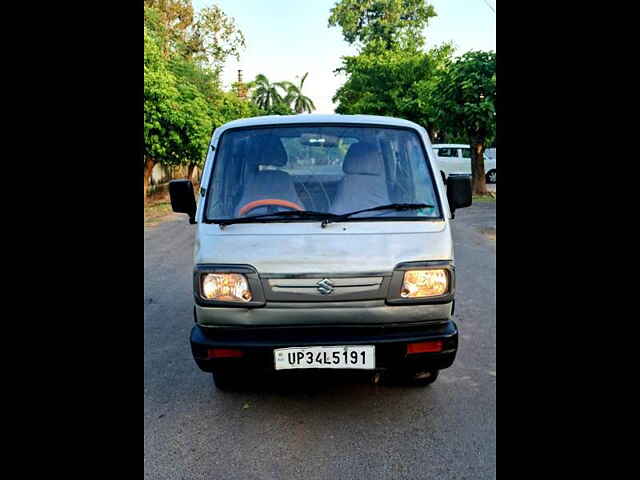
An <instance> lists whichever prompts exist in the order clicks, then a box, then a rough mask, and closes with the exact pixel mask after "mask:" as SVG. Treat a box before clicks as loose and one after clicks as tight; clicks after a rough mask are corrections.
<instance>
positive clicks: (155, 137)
mask: <svg viewBox="0 0 640 480" xmlns="http://www.w3.org/2000/svg"><path fill="white" fill-rule="evenodd" d="M143 95H144V198H145V199H146V198H147V189H148V186H149V179H150V178H151V172H152V170H153V167H154V166H155V164H156V163H158V162H159V161H161V159H164V158H165V157H167V156H168V155H169V152H171V151H172V150H173V145H172V140H173V137H172V136H171V131H172V130H173V123H174V120H175V117H174V115H175V107H176V105H177V101H178V97H179V92H178V89H177V88H176V79H175V77H174V76H173V75H172V74H171V72H170V71H169V69H168V68H167V64H166V61H164V59H163V57H162V53H161V49H160V46H159V45H158V42H157V41H156V39H154V38H153V36H152V35H151V34H150V32H148V31H147V29H146V28H145V31H144V94H143Z"/></svg>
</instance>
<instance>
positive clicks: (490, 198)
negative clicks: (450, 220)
mask: <svg viewBox="0 0 640 480" xmlns="http://www.w3.org/2000/svg"><path fill="white" fill-rule="evenodd" d="M472 199H473V203H475V202H490V203H496V194H495V193H490V194H489V195H473V197H472Z"/></svg>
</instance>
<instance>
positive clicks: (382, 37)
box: [329, 0, 436, 49]
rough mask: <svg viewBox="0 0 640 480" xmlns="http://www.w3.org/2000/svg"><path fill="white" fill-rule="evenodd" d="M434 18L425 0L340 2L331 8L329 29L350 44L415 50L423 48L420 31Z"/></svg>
mask: <svg viewBox="0 0 640 480" xmlns="http://www.w3.org/2000/svg"><path fill="white" fill-rule="evenodd" d="M435 16H436V12H435V9H434V8H433V6H431V5H429V4H427V3H426V2H425V0H340V1H338V2H337V3H336V4H335V6H334V7H333V8H332V9H331V16H330V17H329V26H331V27H334V26H339V27H340V28H341V29H342V35H343V37H344V39H345V40H346V41H347V42H349V43H351V44H354V43H359V44H361V45H364V46H368V47H369V48H376V49H393V48H397V47H402V48H406V47H409V46H413V47H414V48H417V47H420V46H422V45H424V38H423V36H422V30H423V29H424V28H425V27H426V26H427V24H428V22H429V19H431V18H433V17H435Z"/></svg>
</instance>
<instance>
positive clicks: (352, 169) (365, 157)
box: [342, 142, 384, 175]
mask: <svg viewBox="0 0 640 480" xmlns="http://www.w3.org/2000/svg"><path fill="white" fill-rule="evenodd" d="M342 170H344V173H349V174H352V175H384V162H383V160H382V155H381V154H380V151H379V150H378V148H377V147H376V146H375V145H374V144H372V143H365V142H358V143H354V144H353V145H351V146H350V147H349V150H348V151H347V154H346V155H345V157H344V162H343V164H342Z"/></svg>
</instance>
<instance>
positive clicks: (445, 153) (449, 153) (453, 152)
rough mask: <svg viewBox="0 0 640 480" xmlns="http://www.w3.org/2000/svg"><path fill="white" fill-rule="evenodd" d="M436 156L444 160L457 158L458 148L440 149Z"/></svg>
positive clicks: (437, 150)
mask: <svg viewBox="0 0 640 480" xmlns="http://www.w3.org/2000/svg"><path fill="white" fill-rule="evenodd" d="M436 155H437V156H439V157H444V158H447V157H449V158H451V157H453V158H456V157H457V156H458V149H457V148H438V149H436Z"/></svg>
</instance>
